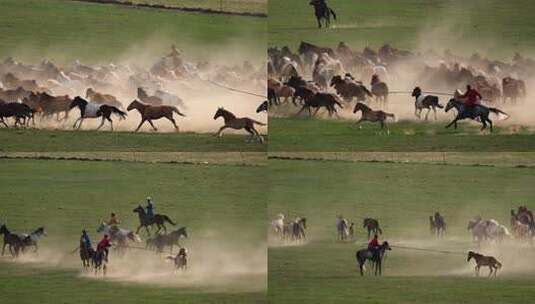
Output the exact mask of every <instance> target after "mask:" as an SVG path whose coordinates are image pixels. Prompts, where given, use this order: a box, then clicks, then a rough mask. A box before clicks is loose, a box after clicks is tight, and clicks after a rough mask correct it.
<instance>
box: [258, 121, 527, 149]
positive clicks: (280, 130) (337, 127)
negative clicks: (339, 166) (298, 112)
mask: <svg viewBox="0 0 535 304" xmlns="http://www.w3.org/2000/svg"><path fill="white" fill-rule="evenodd" d="M354 123H355V121H349V120H325V119H307V118H297V119H296V118H274V117H270V119H269V135H270V142H269V147H268V149H269V150H270V151H317V152H328V151H331V152H336V151H400V152H411V151H420V152H421V151H460V152H462V151H487V152H490V151H533V150H534V149H535V141H534V140H533V137H534V135H533V132H532V131H531V130H529V129H528V128H521V129H520V130H518V131H515V133H514V134H511V133H512V132H511V129H510V128H509V127H507V126H504V127H495V129H494V133H492V134H490V133H488V132H485V133H481V132H480V131H479V128H480V126H477V125H475V124H471V123H467V122H463V123H460V124H459V129H457V131H455V130H454V129H453V127H451V128H450V129H445V128H444V126H445V125H446V124H447V123H446V122H438V123H420V122H409V121H400V122H396V123H390V124H389V125H388V126H389V129H390V134H389V135H387V134H386V132H382V133H381V132H379V125H377V124H372V123H363V124H362V129H359V128H357V127H354Z"/></svg>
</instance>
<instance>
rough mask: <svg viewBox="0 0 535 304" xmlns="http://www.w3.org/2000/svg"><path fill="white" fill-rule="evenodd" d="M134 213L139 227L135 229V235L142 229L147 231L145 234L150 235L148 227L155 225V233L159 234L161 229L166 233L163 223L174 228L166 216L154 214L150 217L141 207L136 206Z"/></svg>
mask: <svg viewBox="0 0 535 304" xmlns="http://www.w3.org/2000/svg"><path fill="white" fill-rule="evenodd" d="M133 212H134V213H137V215H138V218H139V226H138V227H137V230H136V234H137V233H139V230H140V229H141V228H143V227H145V230H146V231H147V234H148V235H150V231H149V226H152V225H154V224H156V226H157V227H158V229H157V230H156V233H158V232H160V230H161V229H162V228H163V230H164V231H165V232H167V228H166V227H165V222H168V223H169V224H171V225H173V226H175V225H176V224H175V223H174V222H173V221H172V220H171V219H170V218H169V217H168V216H167V215H164V214H155V215H154V216H150V215H148V214H147V213H146V212H145V209H143V207H141V206H137V207H136V208H135V209H134V210H133Z"/></svg>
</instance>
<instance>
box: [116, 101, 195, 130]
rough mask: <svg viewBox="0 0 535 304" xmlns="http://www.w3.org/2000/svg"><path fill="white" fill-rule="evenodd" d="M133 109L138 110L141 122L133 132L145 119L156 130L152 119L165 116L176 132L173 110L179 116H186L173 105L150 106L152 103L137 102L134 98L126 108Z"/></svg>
mask: <svg viewBox="0 0 535 304" xmlns="http://www.w3.org/2000/svg"><path fill="white" fill-rule="evenodd" d="M133 109H136V110H137V111H138V112H139V114H141V122H140V123H139V125H138V126H137V128H136V131H135V132H137V131H138V130H139V128H141V126H142V125H143V123H145V121H148V122H149V123H150V125H151V126H152V128H153V129H154V131H158V129H157V128H156V127H155V126H154V124H153V123H152V120H158V119H160V118H162V117H165V118H167V119H168V120H169V121H171V122H172V123H173V126H175V129H176V130H177V132H178V131H179V129H178V126H177V124H176V121H175V119H174V118H173V112H175V113H177V114H178V115H180V116H186V115H184V114H182V113H180V111H179V110H178V108H177V107H174V106H152V105H147V104H144V103H141V102H139V101H138V100H135V99H134V101H132V102H131V103H130V104H129V105H128V108H126V110H127V111H131V110H133Z"/></svg>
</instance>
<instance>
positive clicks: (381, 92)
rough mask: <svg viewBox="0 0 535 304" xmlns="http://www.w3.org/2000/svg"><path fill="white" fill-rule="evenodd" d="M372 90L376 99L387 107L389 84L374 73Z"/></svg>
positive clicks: (371, 83)
mask: <svg viewBox="0 0 535 304" xmlns="http://www.w3.org/2000/svg"><path fill="white" fill-rule="evenodd" d="M370 85H371V88H372V89H371V92H372V94H373V95H374V96H375V99H376V100H377V102H378V103H379V104H382V107H383V108H384V107H386V106H387V104H388V85H387V84H386V83H385V82H383V81H381V80H380V79H379V75H377V74H373V75H372V80H371V82H370Z"/></svg>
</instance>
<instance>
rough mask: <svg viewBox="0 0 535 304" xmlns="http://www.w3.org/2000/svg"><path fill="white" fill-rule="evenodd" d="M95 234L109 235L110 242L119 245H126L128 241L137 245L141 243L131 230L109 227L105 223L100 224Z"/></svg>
mask: <svg viewBox="0 0 535 304" xmlns="http://www.w3.org/2000/svg"><path fill="white" fill-rule="evenodd" d="M97 232H98V233H102V234H107V235H109V236H110V240H111V241H112V242H117V243H118V244H121V245H126V242H127V241H128V240H130V241H132V242H137V243H139V242H141V238H140V237H139V235H137V233H135V232H134V231H133V230H129V229H124V228H119V227H117V226H111V225H108V224H106V223H105V222H102V223H100V225H99V226H98V228H97Z"/></svg>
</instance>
